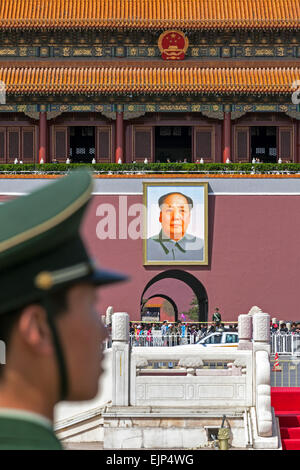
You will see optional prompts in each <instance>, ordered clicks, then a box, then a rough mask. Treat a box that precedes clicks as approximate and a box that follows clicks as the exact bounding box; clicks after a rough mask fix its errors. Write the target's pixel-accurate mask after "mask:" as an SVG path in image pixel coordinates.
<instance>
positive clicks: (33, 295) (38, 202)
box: [0, 171, 126, 314]
mask: <svg viewBox="0 0 300 470" xmlns="http://www.w3.org/2000/svg"><path fill="white" fill-rule="evenodd" d="M92 188H93V180H92V177H91V175H90V173H89V172H87V171H74V172H72V173H70V174H69V175H68V176H66V177H63V178H60V179H58V180H56V181H55V182H54V183H51V184H48V185H46V186H45V187H43V188H42V189H39V190H37V191H34V192H32V193H31V194H29V195H26V196H22V197H19V198H17V199H14V200H13V201H9V202H7V203H5V204H3V205H1V206H0V227H1V229H0V286H1V287H0V314H3V313H7V312H10V311H13V310H16V309H18V308H20V307H22V306H25V305H26V304H28V303H30V302H34V301H38V300H39V299H42V298H44V297H45V295H47V294H48V293H51V292H54V291H56V290H58V289H61V288H62V287H64V286H67V285H71V284H74V283H77V282H79V281H87V282H91V283H93V284H95V285H103V284H109V283H113V282H118V281H122V280H125V279H126V276H124V275H122V274H119V273H115V272H112V271H109V270H106V269H100V268H97V267H96V266H95V264H94V263H93V261H92V260H91V258H90V255H89V254H88V252H87V249H86V247H85V245H84V243H83V241H82V239H81V236H80V232H79V230H80V224H81V220H82V217H83V215H84V212H85V209H86V207H87V204H88V202H89V200H90V198H91V193H92Z"/></svg>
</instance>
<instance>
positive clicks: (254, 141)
mask: <svg viewBox="0 0 300 470" xmlns="http://www.w3.org/2000/svg"><path fill="white" fill-rule="evenodd" d="M253 158H255V159H259V160H260V162H261V163H276V162H277V128H276V127H275V126H254V127H251V159H253Z"/></svg>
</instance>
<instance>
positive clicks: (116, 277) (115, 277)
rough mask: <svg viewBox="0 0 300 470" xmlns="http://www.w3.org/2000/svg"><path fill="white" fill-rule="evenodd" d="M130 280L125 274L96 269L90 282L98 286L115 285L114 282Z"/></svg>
mask: <svg viewBox="0 0 300 470" xmlns="http://www.w3.org/2000/svg"><path fill="white" fill-rule="evenodd" d="M128 279H129V278H128V276H125V274H120V273H117V272H114V271H106V270H105V271H104V270H100V269H96V270H95V271H94V272H93V273H92V274H91V276H90V278H89V280H90V281H91V282H92V283H93V284H95V285H96V286H101V285H104V284H113V283H114V282H121V281H126V280H128Z"/></svg>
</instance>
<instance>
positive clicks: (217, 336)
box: [196, 331, 239, 348]
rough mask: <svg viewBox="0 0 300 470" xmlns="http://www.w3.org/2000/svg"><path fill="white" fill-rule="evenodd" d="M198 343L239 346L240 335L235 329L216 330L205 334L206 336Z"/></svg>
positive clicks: (215, 345) (201, 344)
mask: <svg viewBox="0 0 300 470" xmlns="http://www.w3.org/2000/svg"><path fill="white" fill-rule="evenodd" d="M196 344H198V345H200V346H205V347H218V348H220V347H221V348H222V347H223V348H224V347H232V348H237V347H238V345H239V335H238V333H236V332H235V331H230V332H228V331H216V333H211V334H209V335H207V336H205V338H202V339H201V340H200V341H198V343H196Z"/></svg>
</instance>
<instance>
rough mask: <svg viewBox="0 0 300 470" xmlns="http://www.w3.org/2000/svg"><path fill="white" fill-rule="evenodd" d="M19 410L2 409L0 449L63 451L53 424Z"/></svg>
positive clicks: (0, 413) (0, 412)
mask: <svg viewBox="0 0 300 470" xmlns="http://www.w3.org/2000/svg"><path fill="white" fill-rule="evenodd" d="M47 421H48V420H46V418H43V417H42V416H39V415H35V414H33V413H26V412H23V411H19V410H3V409H2V410H1V409H0V449H5V450H33V449H34V450H61V449H62V445H61V443H60V441H59V440H58V439H57V437H56V436H55V434H54V432H53V429H52V425H51V422H50V421H49V422H47Z"/></svg>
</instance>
